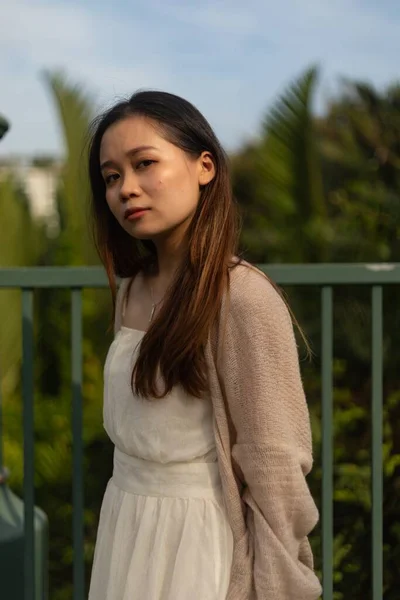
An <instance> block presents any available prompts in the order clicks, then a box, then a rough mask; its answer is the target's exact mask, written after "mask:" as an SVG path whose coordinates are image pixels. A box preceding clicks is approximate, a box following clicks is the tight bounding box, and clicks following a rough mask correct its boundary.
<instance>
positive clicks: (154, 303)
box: [149, 284, 162, 323]
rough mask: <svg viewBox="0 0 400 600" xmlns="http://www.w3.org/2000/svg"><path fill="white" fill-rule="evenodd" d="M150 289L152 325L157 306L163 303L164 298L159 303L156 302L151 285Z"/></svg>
mask: <svg viewBox="0 0 400 600" xmlns="http://www.w3.org/2000/svg"><path fill="white" fill-rule="evenodd" d="M149 287H150V295H151V313H150V319H149V323H151V320H152V319H153V315H154V311H155V310H156V308H157V306H158V305H159V304H160V302H161V301H162V298H161V300H159V301H158V302H154V296H153V287H152V286H151V285H150V284H149Z"/></svg>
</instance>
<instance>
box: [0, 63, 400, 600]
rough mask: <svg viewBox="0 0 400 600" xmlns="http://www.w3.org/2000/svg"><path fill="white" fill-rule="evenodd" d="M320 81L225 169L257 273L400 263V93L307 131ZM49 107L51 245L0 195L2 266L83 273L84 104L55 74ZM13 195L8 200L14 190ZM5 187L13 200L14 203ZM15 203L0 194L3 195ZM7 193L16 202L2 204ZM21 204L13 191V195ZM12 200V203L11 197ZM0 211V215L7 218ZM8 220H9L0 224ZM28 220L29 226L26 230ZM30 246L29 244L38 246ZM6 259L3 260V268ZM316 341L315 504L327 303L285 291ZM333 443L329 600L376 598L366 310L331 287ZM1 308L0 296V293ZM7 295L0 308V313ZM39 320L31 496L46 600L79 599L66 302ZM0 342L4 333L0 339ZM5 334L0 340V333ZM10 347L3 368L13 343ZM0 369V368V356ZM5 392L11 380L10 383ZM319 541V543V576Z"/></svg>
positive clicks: (390, 441) (90, 344)
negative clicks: (58, 171) (55, 220)
mask: <svg viewBox="0 0 400 600" xmlns="http://www.w3.org/2000/svg"><path fill="white" fill-rule="evenodd" d="M317 81H318V73H317V71H316V69H314V68H311V69H308V70H307V71H306V72H305V73H304V74H303V75H302V76H300V77H299V78H298V80H297V81H295V82H294V83H293V84H291V85H289V86H288V88H287V90H286V91H284V93H283V94H282V95H281V96H280V97H279V98H278V99H277V101H276V102H275V103H274V105H273V106H272V108H271V109H270V110H269V111H268V113H267V115H266V117H265V119H264V121H263V123H261V126H260V136H259V138H258V139H257V140H255V141H254V142H252V143H251V144H248V145H247V146H245V147H243V148H242V149H241V150H240V151H239V152H237V153H236V154H235V155H234V156H232V157H231V162H232V176H233V185H234V193H235V196H236V198H237V200H238V202H239V204H240V206H241V209H242V213H243V224H244V227H243V234H242V240H241V245H242V249H243V250H244V252H245V255H246V257H247V258H249V259H250V260H252V261H254V262H263V263H285V262H286V263H288V262H290V263H309V262H354V261H367V262H382V261H399V222H400V219H399V216H400V215H399V210H400V202H399V192H400V189H399V188H400V180H399V157H400V91H399V88H398V87H396V86H392V87H390V88H389V89H388V90H386V91H384V92H382V93H378V92H377V91H376V90H374V89H373V88H371V86H368V85H365V84H363V83H358V82H355V83H354V82H347V83H346V88H345V90H344V92H343V93H342V94H341V95H340V96H339V97H338V98H337V99H335V100H334V101H332V102H331V105H330V106H329V108H328V110H327V113H326V114H325V115H324V116H323V117H320V118H315V117H314V115H313V112H312V105H313V98H314V93H315V89H316V85H317ZM45 82H46V85H47V87H48V89H49V90H50V93H51V97H52V99H53V101H54V102H55V106H56V111H57V115H58V117H59V119H60V124H61V131H62V132H63V139H64V145H65V161H64V169H63V172H62V176H61V178H60V185H59V189H58V194H57V202H58V206H59V212H60V215H61V230H60V235H59V236H58V238H56V239H48V240H46V245H45V247H42V246H40V244H39V245H38V246H37V247H38V248H40V253H39V254H35V253H32V248H33V247H35V248H36V245H35V244H37V242H36V241H35V242H33V241H29V240H30V239H31V238H30V237H29V236H30V235H31V234H29V235H27V236H25V235H24V236H23V241H24V243H23V244H21V235H18V232H19V231H21V228H23V227H25V228H26V229H24V232H25V231H26V232H28V231H32V232H33V231H34V229H33V228H30V226H29V227H28V226H27V225H26V223H25V222H24V221H23V219H24V218H27V215H26V211H24V210H21V211H20V212H18V211H19V210H20V209H19V208H18V207H21V206H23V196H20V203H19V202H15V194H16V193H17V192H16V191H15V188H14V187H12V186H11V187H8V188H7V186H10V185H11V184H10V183H7V186H6V187H4V188H1V189H0V203H4V204H7V205H11V204H13V206H14V205H15V206H16V207H17V208H15V209H14V208H13V209H12V210H15V212H10V213H9V216H8V218H9V224H8V226H7V232H9V238H8V240H7V241H5V242H4V244H2V240H1V238H0V257H1V260H2V264H8V263H7V261H8V262H9V261H10V259H9V258H7V252H8V251H10V248H11V246H12V244H14V250H13V251H14V252H15V253H16V254H15V255H14V256H17V255H18V252H20V253H21V256H19V255H18V258H15V257H14V259H13V261H14V262H11V263H9V264H32V263H31V262H27V261H32V262H33V261H36V263H37V264H47V265H81V264H95V263H96V261H97V258H96V257H95V254H94V250H93V247H92V244H91V241H90V238H89V236H88V234H87V220H86V207H87V203H86V200H87V191H88V184H87V179H86V174H85V172H84V170H82V167H84V166H85V161H86V155H85V152H86V150H85V148H86V137H85V136H86V131H87V126H88V123H89V121H90V119H91V116H92V114H93V108H92V101H91V99H90V96H88V95H87V93H86V92H84V91H83V89H82V88H81V87H79V86H76V85H73V84H70V83H68V81H67V80H66V78H65V76H63V75H62V74H60V73H56V74H52V73H47V74H46V75H45ZM7 190H8V191H7ZM10 190H13V191H10ZM7 194H8V195H7ZM10 194H12V195H13V196H12V197H13V200H11V199H10V198H11V197H10ZM18 194H19V192H18ZM18 194H17V195H18ZM0 208H1V207H0ZM1 214H3V211H1ZM24 223H25V224H24ZM32 235H33V233H32ZM3 257H4V258H3ZM286 291H287V292H288V293H289V298H290V303H291V305H292V306H293V308H294V310H295V313H296V315H297V317H298V318H299V320H300V322H301V324H302V326H303V327H304V329H305V331H306V333H307V334H308V336H309V337H310V340H311V343H312V346H313V349H314V353H315V357H314V360H313V361H312V362H311V363H303V364H302V368H303V377H304V383H305V387H306V392H307V397H308V400H309V405H310V410H311V420H312V426H313V432H314V445H315V468H314V471H313V473H312V476H311V477H310V479H309V484H310V486H311V488H312V491H313V493H314V494H315V497H316V498H317V499H318V498H319V497H320V488H321V462H320V455H321V441H322V435H323V433H322V431H321V381H320V367H321V365H320V354H321V352H320V339H319V338H320V293H319V292H320V290H319V289H318V288H307V289H296V290H292V289H289V288H288V289H287V290H286ZM334 300H335V311H334V325H335V360H334V365H333V366H334V381H335V389H334V415H335V416H334V435H335V440H334V441H335V446H334V448H335V451H334V455H335V456H334V459H335V491H334V517H335V556H334V580H335V600H347V598H349V594H350V595H351V598H352V599H353V600H368V599H369V598H371V527H370V519H371V494H370V484H371V469H370V464H371V450H370V448H371V417H370V415H371V410H370V398H371V375H370V372H371V368H370V361H371V351H370V346H371V334H370V331H371V309H370V290H368V289H367V288H365V289H361V288H354V287H349V288H347V287H346V288H337V289H335V294H334ZM399 300H400V298H399V292H398V291H397V290H395V289H393V290H390V293H388V294H386V295H385V298H384V303H385V337H384V367H385V381H384V398H385V406H384V440H383V453H384V538H385V539H384V543H385V550H384V552H385V554H384V568H385V573H384V581H385V600H397V598H398V589H399V588H400V579H399V570H398V566H397V565H398V564H399V558H400V557H399V552H400V528H399V526H398V523H399V522H400V506H399V502H398V497H399V493H398V492H399V488H400V445H399V444H400V391H399V390H400V385H399V373H398V366H397V361H396V356H397V340H396V339H395V335H394V333H393V332H395V331H399V330H400V327H399V326H400V323H399V318H400V317H399V311H398V310H397V306H398V304H399ZM0 301H1V295H0ZM13 301H14V300H11V296H10V298H9V299H8V300H7V301H6V303H5V304H3V305H2V308H3V314H6V313H7V308H8V306H10V304H9V303H10V302H13ZM35 307H36V309H35V310H36V315H35V317H36V362H35V377H36V390H37V395H36V409H37V410H36V422H35V427H36V445H35V449H36V467H37V468H36V489H37V503H38V504H39V505H40V506H41V507H42V508H44V510H45V511H46V512H47V514H48V515H49V518H50V524H51V552H50V557H51V582H52V589H51V598H52V599H54V600H64V599H65V600H66V599H67V598H68V599H69V598H71V597H72V591H71V589H72V588H71V586H72V583H71V582H72V549H71V531H72V522H71V515H72V500H71V498H72V494H71V473H72V464H71V443H72V437H71V436H72V433H71V419H70V412H71V393H70V358H71V357H70V350H69V346H70V317H69V313H70V298H69V294H68V292H62V291H46V292H41V293H38V294H37V295H36V297H35ZM109 310H110V301H109V297H108V295H107V294H106V292H104V293H103V292H101V293H100V292H99V291H97V290H95V291H92V290H90V291H87V292H85V294H84V306H83V316H84V325H85V327H84V345H83V354H84V389H83V402H84V444H85V473H86V474H85V557H86V566H87V576H89V574H90V565H91V560H92V556H93V548H94V542H95V534H96V527H97V519H98V514H99V508H100V503H101V499H102V495H103V492H104V488H105V485H106V481H107V479H108V477H109V476H110V474H111V467H112V465H111V458H112V446H111V444H110V443H108V442H107V440H106V436H105V433H104V431H103V428H102V408H101V405H102V364H103V361H104V357H105V353H106V351H107V345H108V344H109V342H110V335H107V334H106V329H107V326H108V319H109ZM4 331H5V330H4ZM2 333H3V328H2ZM7 335H8V336H9V340H10V341H9V342H8V343H9V345H8V348H9V349H10V356H11V354H12V350H13V349H12V348H11V346H12V340H13V339H15V336H17V337H18V335H19V333H18V331H17V330H16V329H15V330H14V332H13V333H7ZM1 360H2V361H3V360H4V357H2V359H1ZM10 381H11V380H10ZM12 381H13V385H11V386H9V387H8V391H7V394H8V401H7V405H6V413H7V414H6V458H7V462H8V465H9V466H10V467H11V469H12V472H13V479H12V484H13V487H14V488H15V489H17V490H18V489H19V490H21V484H22V456H21V427H20V418H21V414H20V413H21V403H20V399H19V395H20V390H19V388H18V377H14V379H13V380H12ZM320 533H321V532H320V529H317V531H316V532H315V533H314V535H313V536H312V544H313V547H314V552H315V557H316V565H317V568H318V570H319V571H320V569H321V556H320Z"/></svg>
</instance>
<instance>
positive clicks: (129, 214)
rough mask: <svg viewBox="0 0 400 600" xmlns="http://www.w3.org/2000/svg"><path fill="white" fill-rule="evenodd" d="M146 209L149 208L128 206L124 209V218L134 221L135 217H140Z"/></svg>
mask: <svg viewBox="0 0 400 600" xmlns="http://www.w3.org/2000/svg"><path fill="white" fill-rule="evenodd" d="M148 210H150V209H149V208H128V209H127V210H126V211H125V215H124V216H125V219H126V220H127V221H134V220H135V219H139V218H140V217H142V216H143V215H144V214H145V213H146V212H147V211H148Z"/></svg>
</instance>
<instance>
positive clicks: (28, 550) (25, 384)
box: [22, 289, 39, 600]
mask: <svg viewBox="0 0 400 600" xmlns="http://www.w3.org/2000/svg"><path fill="white" fill-rule="evenodd" d="M22 394H23V430H24V530H25V536H24V600H35V537H34V506H35V483H34V468H35V462H34V450H35V445H34V406H33V290H31V289H25V290H23V291H22ZM37 600H39V599H37Z"/></svg>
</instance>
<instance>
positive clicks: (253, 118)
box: [0, 0, 400, 156]
mask: <svg viewBox="0 0 400 600" xmlns="http://www.w3.org/2000/svg"><path fill="white" fill-rule="evenodd" d="M398 1H399V0H352V2H350V1H349V0H248V1H247V2H245V1H244V0H240V1H239V0H214V1H212V0H202V1H201V2H200V1H197V2H195V1H194V0H152V1H149V0H131V2H127V1H125V0H113V1H112V2H111V0H109V1H106V0H96V1H94V0H80V2H77V1H71V0H68V1H67V0H49V1H42V0H13V2H12V3H11V2H8V1H7V0H0V6H1V10H0V78H1V79H0V80H1V84H2V85H1V94H0V113H2V114H4V115H5V116H7V117H8V118H9V120H10V121H11V123H12V129H11V130H10V132H9V133H8V134H7V136H6V137H5V138H4V139H3V140H2V142H1V144H0V155H1V156H4V155H8V154H24V155H31V154H34V153H46V154H47V153H55V154H61V153H62V150H63V145H62V136H61V132H60V130H59V124H58V121H57V116H56V113H55V109H54V106H53V103H52V100H51V97H50V95H49V93H48V90H47V89H46V87H45V85H44V82H43V79H42V78H41V72H42V71H43V69H63V70H64V71H65V72H66V74H67V75H68V78H69V80H70V81H71V82H74V83H77V84H82V85H83V86H84V88H85V89H86V90H87V91H88V92H89V93H91V94H92V95H93V98H94V99H95V101H96V107H97V110H99V111H100V110H102V109H104V108H106V107H107V106H109V105H110V104H111V103H112V102H113V101H114V100H116V99H119V98H121V97H124V96H127V95H128V94H130V93H132V92H133V91H134V90H136V89H138V88H153V89H154V88H155V89H162V90H166V91H170V92H173V93H176V94H179V95H182V96H184V97H186V98H187V99H188V100H190V101H192V102H193V103H194V104H196V106H198V108H199V109H200V110H201V111H202V112H203V113H204V114H205V116H206V117H207V118H208V120H209V121H210V122H211V124H212V125H213V127H214V129H215V130H216V133H217V135H218V136H219V137H220V139H221V141H222V142H223V144H224V145H225V146H226V147H227V149H228V150H231V149H234V148H237V147H238V146H239V145H240V144H241V143H242V142H243V141H245V140H247V139H249V138H251V137H253V136H254V135H256V134H257V131H258V128H259V124H260V121H261V119H262V118H263V116H264V115H265V113H266V111H267V110H268V107H269V106H271V104H272V103H273V101H274V100H275V99H276V98H277V96H278V95H279V94H280V93H281V92H282V91H283V90H284V89H285V87H286V85H287V84H288V83H290V82H291V81H293V80H294V79H295V78H297V77H298V76H300V75H301V73H302V72H303V71H305V70H306V69H307V68H308V67H309V66H311V65H314V64H315V65H318V66H319V67H320V82H319V85H318V92H317V96H316V109H317V110H318V111H321V110H323V107H324V106H325V104H326V101H327V99H328V98H329V97H330V96H331V95H332V94H333V93H336V91H337V89H338V82H339V80H340V79H339V78H340V76H342V75H344V76H347V77H351V78H356V79H362V80H367V81H369V82H371V83H373V84H374V85H375V86H376V87H377V88H378V89H382V88H384V87H385V86H386V85H388V84H390V83H392V82H394V81H396V80H397V81H399V80H400V66H399V56H400V10H399V7H398Z"/></svg>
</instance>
